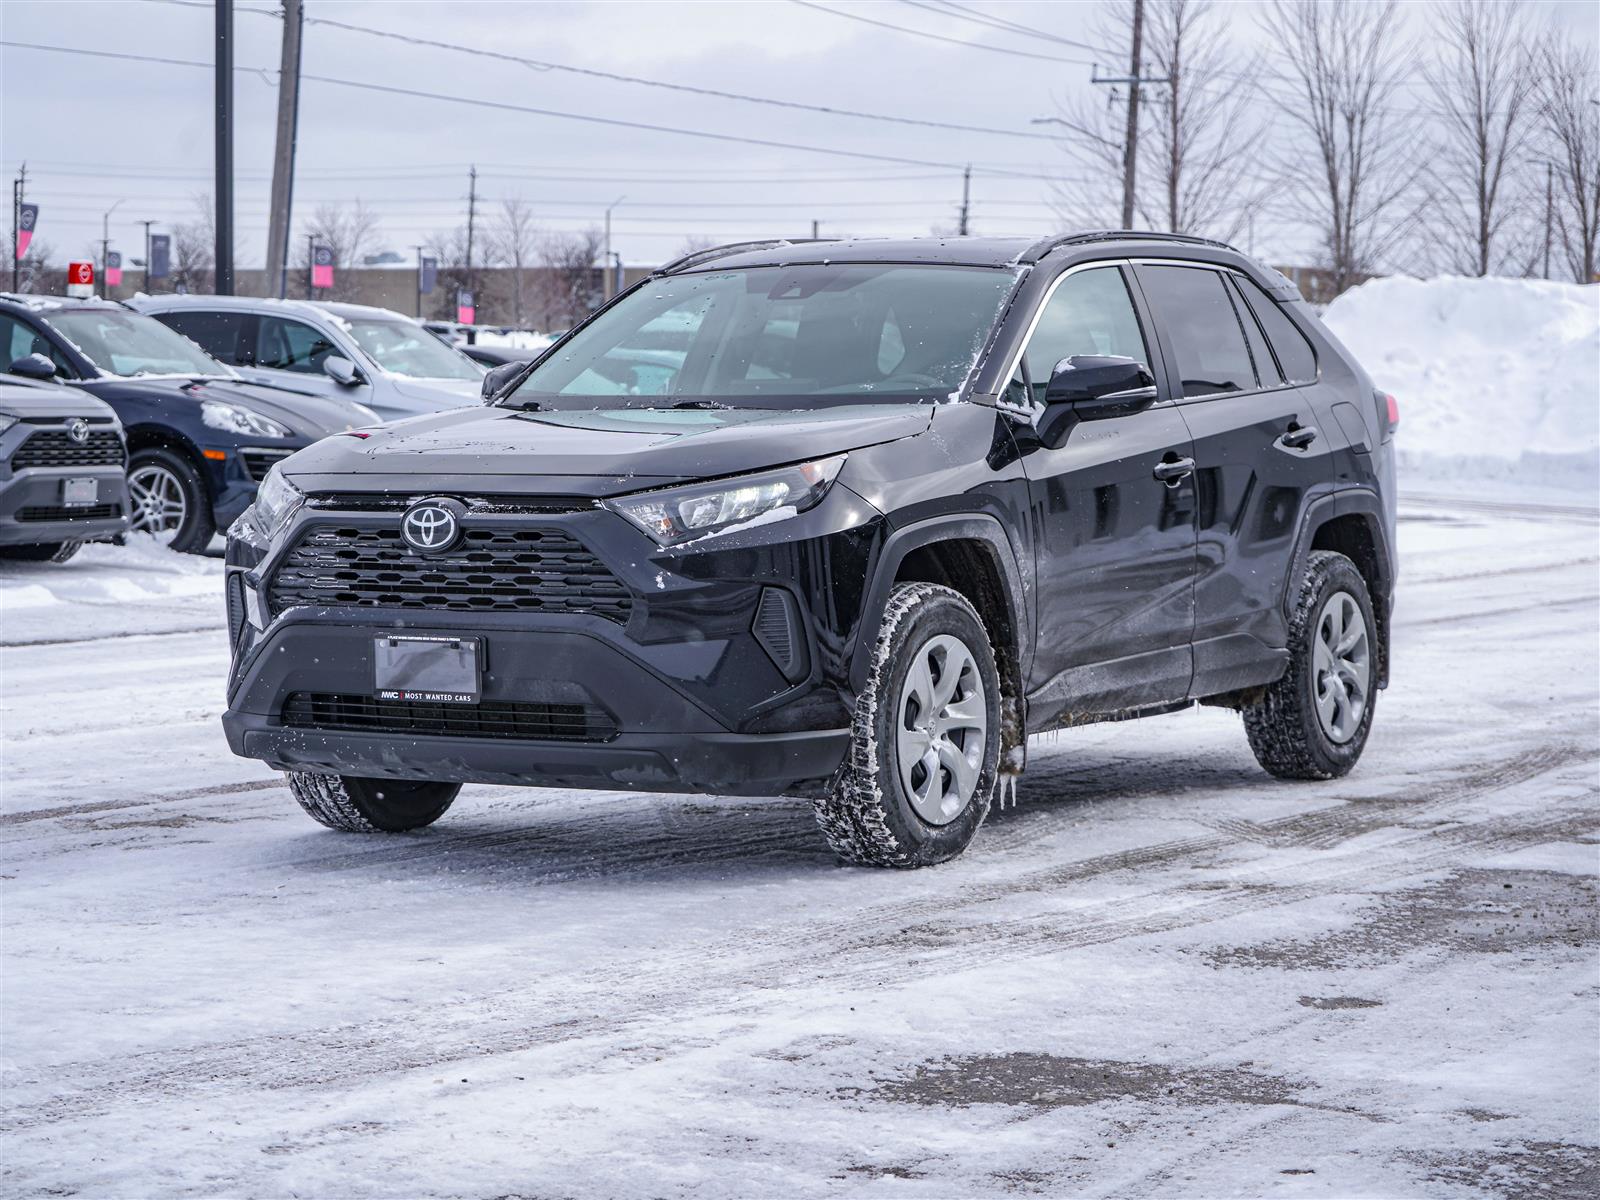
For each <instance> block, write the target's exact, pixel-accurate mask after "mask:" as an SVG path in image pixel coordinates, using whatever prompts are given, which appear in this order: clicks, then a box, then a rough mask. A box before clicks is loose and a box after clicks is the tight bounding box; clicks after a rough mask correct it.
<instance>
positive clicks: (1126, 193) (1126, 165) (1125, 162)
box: [1122, 0, 1144, 229]
mask: <svg viewBox="0 0 1600 1200" xmlns="http://www.w3.org/2000/svg"><path fill="white" fill-rule="evenodd" d="M1143 38H1144V0H1133V52H1132V53H1131V54H1130V55H1129V56H1128V76H1129V81H1128V129H1127V132H1126V133H1125V134H1124V135H1123V139H1122V227H1123V228H1124V229H1132V228H1133V185H1134V172H1135V169H1136V168H1137V166H1138V162H1139V51H1140V49H1141V42H1142V41H1143Z"/></svg>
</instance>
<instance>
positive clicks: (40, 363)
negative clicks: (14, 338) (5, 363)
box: [6, 353, 56, 379]
mask: <svg viewBox="0 0 1600 1200" xmlns="http://www.w3.org/2000/svg"><path fill="white" fill-rule="evenodd" d="M6 370H8V371H9V372H11V374H13V375H21V376H22V377H23V378H24V379H54V378H55V377H56V365H55V363H53V362H51V361H50V358H49V356H48V355H45V354H39V353H33V354H24V355H23V356H22V357H21V358H18V359H13V360H12V363H11V365H10V366H9V367H7V368H6Z"/></svg>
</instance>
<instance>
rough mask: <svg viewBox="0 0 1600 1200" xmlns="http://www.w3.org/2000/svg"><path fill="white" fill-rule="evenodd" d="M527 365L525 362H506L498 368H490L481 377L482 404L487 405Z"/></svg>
mask: <svg viewBox="0 0 1600 1200" xmlns="http://www.w3.org/2000/svg"><path fill="white" fill-rule="evenodd" d="M527 365H528V364H527V363H525V362H508V363H501V364H500V365H499V366H498V367H492V368H491V369H490V371H489V373H488V374H487V375H485V376H484V377H483V401H484V403H485V404H487V403H488V402H489V401H491V400H493V399H494V398H495V397H496V396H498V395H499V394H500V391H501V389H502V388H504V387H505V386H506V385H507V384H509V383H510V382H511V381H512V380H513V379H515V378H516V377H517V376H518V375H519V374H521V373H522V370H523V368H524V367H526V366H527Z"/></svg>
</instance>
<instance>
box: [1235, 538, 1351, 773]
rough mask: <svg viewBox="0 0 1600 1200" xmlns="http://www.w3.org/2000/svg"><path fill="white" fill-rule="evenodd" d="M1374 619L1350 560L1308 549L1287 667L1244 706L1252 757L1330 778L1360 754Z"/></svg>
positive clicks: (1278, 769) (1270, 766)
mask: <svg viewBox="0 0 1600 1200" xmlns="http://www.w3.org/2000/svg"><path fill="white" fill-rule="evenodd" d="M1376 629H1377V622H1376V621H1375V620H1374V619H1373V615H1372V599H1371V597H1370V596H1369V595H1368V594H1367V584H1366V581H1365V580H1364V579H1362V578H1361V572H1360V571H1358V570H1356V565H1355V563H1353V562H1351V561H1350V560H1349V559H1348V558H1346V557H1345V556H1344V555H1342V554H1335V553H1333V552H1332V551H1328V550H1318V551H1315V552H1314V553H1312V555H1311V557H1310V559H1309V560H1308V561H1307V563H1306V572H1305V575H1304V577H1303V578H1302V580H1301V582H1300V594H1299V595H1298V596H1297V597H1296V599H1295V607H1294V611H1293V613H1292V614H1291V615H1290V619H1289V669H1288V670H1287V671H1285V672H1284V673H1283V676H1282V678H1280V679H1279V680H1278V681H1277V682H1276V683H1273V684H1271V685H1270V686H1268V687H1267V689H1266V693H1265V694H1264V695H1263V696H1262V698H1261V699H1260V700H1258V701H1257V702H1256V703H1255V704H1252V705H1250V706H1249V707H1247V708H1246V709H1245V710H1244V729H1245V733H1246V735H1247V736H1248V737H1249V739H1250V749H1251V750H1252V751H1254V752H1255V756H1256V761H1257V762H1259V763H1260V764H1261V765H1262V766H1263V767H1264V768H1266V770H1267V771H1268V772H1269V773H1270V774H1273V775H1276V776H1277V777H1278V778H1279V779H1335V778H1337V777H1338V776H1340V775H1344V774H1347V773H1348V772H1349V771H1350V768H1351V767H1353V766H1355V765H1356V760H1357V759H1359V758H1360V757H1361V751H1362V750H1363V749H1364V748H1365V746H1366V744H1367V734H1368V733H1369V732H1370V731H1371V729H1372V708H1373V704H1374V702H1375V701H1376V700H1377V687H1376V683H1377V678H1378V660H1377V641H1376V638H1375V636H1374V631H1375V630H1376Z"/></svg>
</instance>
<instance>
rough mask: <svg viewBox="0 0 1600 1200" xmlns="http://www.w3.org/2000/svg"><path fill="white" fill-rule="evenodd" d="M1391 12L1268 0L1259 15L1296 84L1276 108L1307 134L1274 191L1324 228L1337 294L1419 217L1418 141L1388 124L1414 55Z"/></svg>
mask: <svg viewBox="0 0 1600 1200" xmlns="http://www.w3.org/2000/svg"><path fill="white" fill-rule="evenodd" d="M1397 14H1398V6H1397V3H1396V0H1325V2H1322V3H1309V2H1305V0H1273V2H1272V7H1271V8H1270V9H1268V10H1266V11H1265V15H1264V18H1263V24H1264V25H1265V30H1266V33H1267V35H1268V36H1269V37H1270V38H1272V40H1273V41H1274V43H1275V44H1276V45H1277V47H1278V49H1279V52H1280V58H1279V59H1278V61H1280V62H1282V63H1283V65H1284V67H1285V68H1286V70H1287V72H1288V74H1289V76H1290V78H1291V79H1292V81H1293V82H1292V83H1291V84H1290V85H1289V86H1290V87H1291V88H1292V89H1293V94H1290V95H1286V96H1280V97H1278V100H1279V107H1280V110H1281V112H1282V113H1283V115H1284V116H1285V117H1286V118H1287V119H1288V121H1289V123H1290V124H1291V125H1294V126H1298V127H1299V130H1300V132H1301V133H1302V134H1303V135H1304V136H1303V137H1300V138H1295V139H1293V141H1292V143H1291V145H1290V147H1289V148H1288V151H1287V153H1286V155H1285V156H1284V157H1283V158H1282V159H1281V160H1280V162H1279V164H1278V165H1279V174H1280V180H1279V182H1280V193H1281V195H1282V196H1283V197H1284V199H1285V200H1287V201H1288V203H1289V204H1290V205H1291V207H1292V211H1293V212H1294V213H1295V214H1296V215H1299V216H1301V218H1302V219H1305V218H1306V217H1309V218H1310V219H1311V220H1313V221H1314V222H1315V223H1316V224H1317V225H1318V226H1319V227H1320V229H1321V238H1322V259H1323V262H1322V264H1321V265H1322V266H1324V267H1325V268H1326V270H1327V271H1328V274H1329V277H1330V282H1331V284H1332V287H1333V291H1334V293H1335V294H1337V293H1339V292H1342V291H1344V290H1345V289H1346V288H1348V287H1350V286H1351V285H1352V284H1354V283H1357V282H1359V281H1360V279H1361V278H1362V277H1363V276H1364V275H1366V274H1368V273H1369V272H1370V271H1372V270H1373V269H1374V268H1375V267H1376V266H1377V264H1378V263H1379V262H1380V260H1381V259H1382V258H1383V257H1384V255H1385V254H1386V253H1388V252H1389V251H1390V250H1392V249H1394V247H1395V246H1397V245H1398V244H1399V243H1400V241H1401V240H1402V239H1403V238H1404V237H1405V236H1406V235H1407V233H1408V232H1409V231H1410V229H1411V226H1412V225H1413V223H1414V221H1415V217H1416V204H1415V184H1416V176H1417V172H1418V162H1419V161H1420V160H1419V158H1418V157H1417V154H1416V152H1415V147H1414V145H1413V144H1412V143H1413V142H1414V135H1413V134H1412V133H1411V132H1410V131H1408V130H1406V129H1405V128H1403V127H1402V126H1400V125H1398V124H1396V123H1395V122H1394V121H1393V120H1392V119H1391V118H1392V117H1393V100H1394V94H1395V91H1396V86H1397V84H1398V82H1399V79H1400V77H1401V75H1402V73H1403V64H1404V63H1405V61H1406V60H1407V58H1408V57H1409V56H1410V55H1411V52H1412V51H1411V47H1410V46H1409V45H1408V44H1407V42H1406V41H1405V40H1404V39H1403V38H1402V37H1401V36H1400V34H1399V31H1398V29H1397V28H1396V22H1397ZM1408 139H1410V140H1408Z"/></svg>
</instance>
